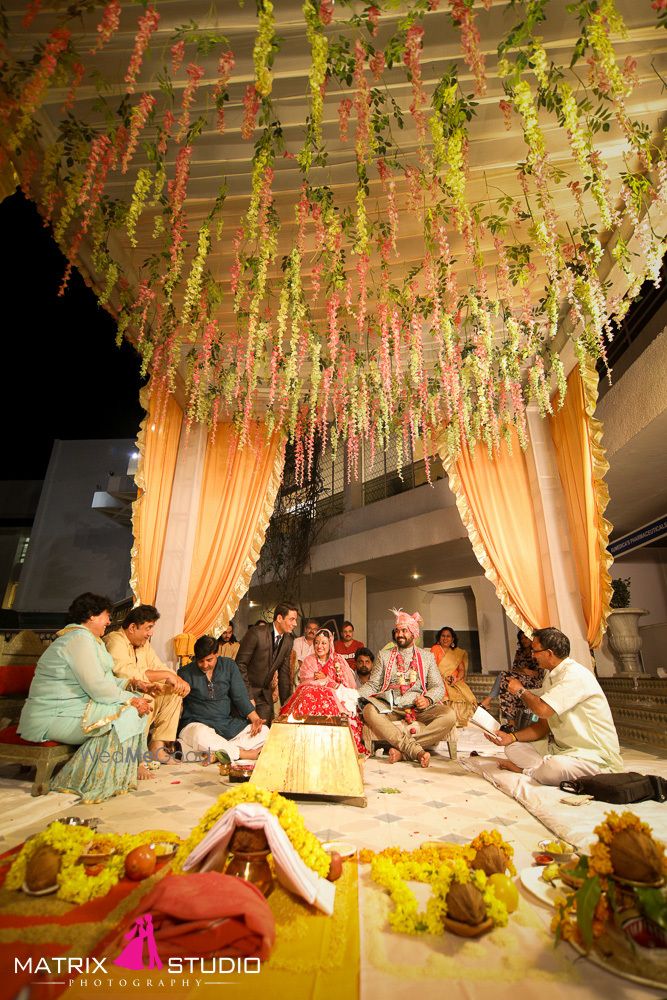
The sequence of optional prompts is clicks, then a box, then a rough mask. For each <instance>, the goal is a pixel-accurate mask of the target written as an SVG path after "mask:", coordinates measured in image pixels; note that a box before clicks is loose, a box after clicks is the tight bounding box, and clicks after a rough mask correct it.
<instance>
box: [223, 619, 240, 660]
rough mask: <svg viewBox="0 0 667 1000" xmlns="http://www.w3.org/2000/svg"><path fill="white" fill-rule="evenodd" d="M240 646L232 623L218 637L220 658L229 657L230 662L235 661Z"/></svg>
mask: <svg viewBox="0 0 667 1000" xmlns="http://www.w3.org/2000/svg"><path fill="white" fill-rule="evenodd" d="M240 645H241V643H240V642H239V641H238V639H237V638H236V636H235V635H234V623H233V622H230V623H229V625H228V626H227V628H225V629H223V630H222V632H221V633H220V635H219V637H218V656H228V657H229V659H230V660H235V659H236V654H237V653H238V651H239V646H240Z"/></svg>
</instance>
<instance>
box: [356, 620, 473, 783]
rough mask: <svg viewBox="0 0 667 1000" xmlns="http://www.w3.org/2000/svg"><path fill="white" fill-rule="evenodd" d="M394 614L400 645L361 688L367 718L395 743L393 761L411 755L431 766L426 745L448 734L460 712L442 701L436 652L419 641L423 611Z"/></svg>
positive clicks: (387, 652)
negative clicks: (418, 645)
mask: <svg viewBox="0 0 667 1000" xmlns="http://www.w3.org/2000/svg"><path fill="white" fill-rule="evenodd" d="M394 614H395V615H396V627H395V628H394V639H395V641H396V645H395V646H393V647H392V648H391V649H383V650H382V651H381V652H380V653H379V654H378V657H377V660H376V661H375V664H374V666H373V670H372V671H371V676H370V678H369V679H368V681H367V682H366V683H365V684H363V685H362V686H361V687H360V688H359V692H358V693H359V700H360V703H361V704H363V701H365V702H366V705H365V708H364V709H363V719H364V722H365V723H366V725H367V726H368V728H369V729H370V730H371V732H372V733H373V735H374V736H375V738H376V739H378V740H383V741H384V742H386V743H390V744H391V747H392V749H391V750H390V751H389V762H390V763H391V764H395V763H396V761H398V760H401V759H402V758H407V759H408V760H415V761H419V763H420V764H421V766H422V767H428V766H429V763H430V761H431V755H430V753H429V752H428V750H427V749H426V748H427V747H432V746H435V744H436V743H439V742H440V740H445V739H447V736H448V734H449V732H450V730H451V729H452V728H453V727H454V726H455V725H456V715H455V712H454V709H453V708H451V707H450V706H449V705H447V704H446V703H445V704H444V705H443V704H441V703H442V699H443V696H444V693H445V688H444V684H443V682H442V678H441V676H440V674H439V672H438V668H437V666H436V664H435V660H434V658H433V654H432V653H429V652H428V651H427V650H424V649H417V647H416V646H415V639H416V638H417V636H418V635H419V626H420V624H421V622H422V619H421V615H419V614H415V615H409V614H407V613H406V612H405V611H401V610H399V611H394ZM362 699H363V701H362ZM399 723H405V724H406V725H405V728H403V727H402V726H400V725H399ZM411 723H414V725H411ZM414 730H417V731H416V732H414Z"/></svg>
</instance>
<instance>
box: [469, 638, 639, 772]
mask: <svg viewBox="0 0 667 1000" xmlns="http://www.w3.org/2000/svg"><path fill="white" fill-rule="evenodd" d="M532 653H533V656H534V658H535V660H536V662H537V664H538V666H539V667H541V668H542V669H543V670H546V676H545V678H544V682H543V685H542V690H541V692H540V694H535V693H533V692H532V691H528V690H526V689H525V688H524V687H523V685H522V684H521V681H520V680H517V679H516V678H512V679H510V681H509V683H508V691H509V692H510V694H514V695H517V696H518V697H519V698H521V701H522V702H523V704H524V705H525V706H526V708H527V709H529V711H531V712H532V713H533V715H536V716H537V722H534V723H531V725H529V726H526V727H525V729H520V730H519V731H518V732H516V733H503V732H497V733H491V734H490V733H485V736H486V738H487V740H490V741H491V742H492V743H495V744H496V746H503V747H505V754H506V756H507V760H501V761H500V762H499V764H498V766H499V767H501V768H503V769H504V770H507V771H517V772H519V773H523V774H525V775H527V776H528V777H529V778H532V779H533V780H534V781H538V782H539V783H540V784H542V785H559V784H560V783H561V781H570V780H572V779H573V778H581V777H583V776H584V775H589V774H599V772H600V771H622V770H623V762H622V760H621V757H620V753H619V745H618V736H617V734H616V728H615V726H614V721H613V719H612V716H611V710H610V708H609V704H608V702H607V699H606V698H605V696H604V692H603V691H602V688H601V687H600V685H599V684H598V682H597V680H596V678H595V676H594V675H593V673H592V671H590V670H587V669H586V667H584V666H582V665H581V663H577V662H576V660H573V659H571V657H570V640H569V639H568V637H567V636H566V635H563V633H562V632H560V631H559V630H558V629H557V628H538V629H536V630H535V631H534V632H533V639H532Z"/></svg>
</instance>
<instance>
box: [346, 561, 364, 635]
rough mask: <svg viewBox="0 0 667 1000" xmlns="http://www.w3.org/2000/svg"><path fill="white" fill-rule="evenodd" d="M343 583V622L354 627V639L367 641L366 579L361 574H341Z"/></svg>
mask: <svg viewBox="0 0 667 1000" xmlns="http://www.w3.org/2000/svg"><path fill="white" fill-rule="evenodd" d="M341 575H342V577H343V579H344V581H345V595H344V599H343V609H344V610H343V614H344V618H345V621H349V622H352V624H353V625H354V638H355V639H358V640H359V641H360V642H364V643H365V642H367V641H368V635H367V632H368V609H367V604H366V577H365V576H364V575H363V574H362V573H342V574H341Z"/></svg>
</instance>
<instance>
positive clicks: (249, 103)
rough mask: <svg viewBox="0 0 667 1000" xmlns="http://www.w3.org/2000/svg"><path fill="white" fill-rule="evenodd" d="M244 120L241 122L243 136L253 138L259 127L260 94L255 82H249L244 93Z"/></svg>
mask: <svg viewBox="0 0 667 1000" xmlns="http://www.w3.org/2000/svg"><path fill="white" fill-rule="evenodd" d="M243 108H244V115H243V122H242V124H241V136H242V137H243V138H244V139H252V134H253V132H254V131H255V128H256V127H257V112H258V111H259V94H258V93H257V91H256V90H255V85H254V83H249V84H248V86H247V87H246V89H245V94H244V95H243Z"/></svg>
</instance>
